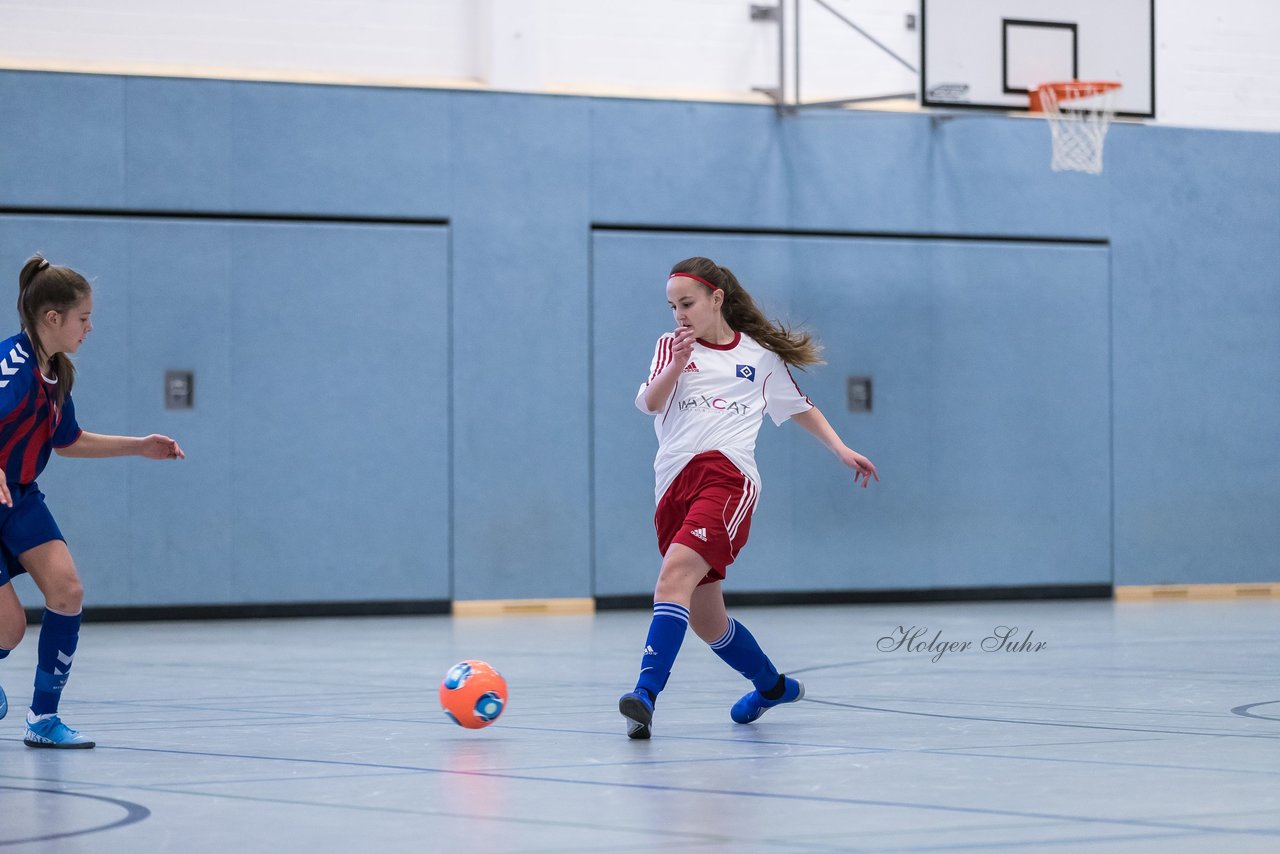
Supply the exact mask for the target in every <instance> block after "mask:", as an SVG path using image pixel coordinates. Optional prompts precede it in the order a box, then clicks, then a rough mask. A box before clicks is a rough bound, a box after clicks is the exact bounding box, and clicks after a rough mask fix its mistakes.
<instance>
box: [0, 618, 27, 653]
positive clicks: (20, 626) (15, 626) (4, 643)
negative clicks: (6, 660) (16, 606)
mask: <svg viewBox="0 0 1280 854" xmlns="http://www.w3.org/2000/svg"><path fill="white" fill-rule="evenodd" d="M26 633H27V615H26V614H25V613H23V614H22V619H20V620H6V621H5V623H4V625H2V626H0V649H8V650H13V649H17V648H18V644H20V643H22V638H23V637H24V636H25V635H26Z"/></svg>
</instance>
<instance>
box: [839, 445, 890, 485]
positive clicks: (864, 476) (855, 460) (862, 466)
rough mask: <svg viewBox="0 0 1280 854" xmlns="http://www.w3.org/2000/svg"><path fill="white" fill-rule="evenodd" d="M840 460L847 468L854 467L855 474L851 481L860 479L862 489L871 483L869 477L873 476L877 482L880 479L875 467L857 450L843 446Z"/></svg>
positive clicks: (855, 481)
mask: <svg viewBox="0 0 1280 854" xmlns="http://www.w3.org/2000/svg"><path fill="white" fill-rule="evenodd" d="M840 462H842V463H844V464H845V465H847V466H848V467H849V468H851V469H854V471H855V474H854V475H853V482H854V483H857V482H858V480H859V479H861V480H862V488H863V489H866V488H867V487H868V486H870V485H871V478H873V477H874V478H875V479H876V482H877V483H878V482H879V481H880V475H879V474H877V473H876V467H875V466H874V465H872V463H871V460H869V459H867V458H866V457H864V456H863V455H862V454H860V453H858V452H857V451H854V450H852V449H850V448H845V449H844V450H843V451H841V452H840Z"/></svg>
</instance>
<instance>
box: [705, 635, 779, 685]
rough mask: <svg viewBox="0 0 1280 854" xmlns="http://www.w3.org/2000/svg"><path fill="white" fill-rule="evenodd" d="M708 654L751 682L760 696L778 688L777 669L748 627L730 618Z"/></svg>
mask: <svg viewBox="0 0 1280 854" xmlns="http://www.w3.org/2000/svg"><path fill="white" fill-rule="evenodd" d="M711 651H712V652H714V653H715V654H716V655H718V656H720V658H721V659H723V660H724V663H725V664H727V665H729V666H730V667H732V668H733V669H734V670H736V671H738V672H739V673H741V674H742V675H743V676H745V677H747V679H749V680H751V684H752V685H754V686H756V690H757V691H759V692H760V693H761V694H764V693H765V692H769V693H773V692H774V691H775V690H776V689H777V686H778V682H779V679H780V677H779V675H778V668H776V667H774V666H773V662H772V661H770V660H769V656H767V655H765V654H764V650H762V649H761V648H760V644H759V643H757V642H756V639H755V637H754V636H753V635H752V634H751V632H749V631H747V627H746V626H744V625H742V623H739V622H738V621H737V620H735V619H733V618H732V617H730V618H729V628H727V629H725V631H724V634H722V635H721V636H720V639H719V640H716V641H713V642H712V643H711Z"/></svg>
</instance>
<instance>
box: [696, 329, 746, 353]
mask: <svg viewBox="0 0 1280 854" xmlns="http://www.w3.org/2000/svg"><path fill="white" fill-rule="evenodd" d="M741 340H742V333H741V332H739V331H738V330H736V329H735V330H734V331H733V340H732V341H730V342H729V343H728V344H712V343H711V342H710V341H703V340H702V339H701V338H699V339H698V343H699V344H701V345H702V346H703V347H706V348H707V349H708V350H732V349H733V348H734V347H737V346H738V342H739V341H741Z"/></svg>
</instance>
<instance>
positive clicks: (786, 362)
mask: <svg viewBox="0 0 1280 854" xmlns="http://www.w3.org/2000/svg"><path fill="white" fill-rule="evenodd" d="M667 302H668V303H669V304H670V306H671V310H672V312H673V313H674V315H675V320H676V330H675V331H674V332H669V333H667V334H666V335H663V336H662V337H661V338H659V339H658V345H657V348H656V351H655V353H654V357H653V364H652V366H651V367H650V370H649V378H648V380H647V381H646V382H645V383H644V384H642V385H641V386H640V390H639V392H638V393H637V394H636V406H638V407H639V408H640V409H641V410H642V411H643V412H646V413H648V414H650V415H652V416H654V429H655V430H656V431H657V433H658V455H657V458H656V459H655V461H654V471H655V473H656V474H657V490H656V491H657V499H658V510H657V513H656V514H655V515H654V526H655V527H656V528H657V533H658V548H659V550H660V551H661V553H662V556H663V557H662V569H661V570H660V571H659V573H658V584H657V588H656V589H655V590H654V595H653V621H652V622H651V623H650V625H649V635H648V638H647V640H646V642H645V648H644V657H643V658H642V659H641V663H640V678H639V680H638V681H637V682H636V688H635V690H634V691H632V692H630V693H628V694H624V695H623V696H622V698H621V699H620V700H619V701H618V710H619V711H620V712H621V713H622V715H623V717H625V718H626V719H627V735H628V736H629V737H630V738H648V737H649V735H650V724H651V722H652V720H653V705H654V702H655V701H656V700H657V698H658V694H659V692H661V691H662V689H663V688H664V687H665V686H666V684H667V679H668V677H669V676H670V675H671V667H672V665H673V664H674V663H675V659H676V654H677V653H678V652H679V651H680V645H681V643H683V641H684V634H685V630H686V629H687V628H688V627H689V626H690V625H692V626H693V631H694V633H695V634H697V635H698V637H700V638H702V639H703V640H704V641H706V642H707V643H708V644H710V645H711V649H712V650H714V651H715V653H716V654H717V655H718V656H720V657H721V658H722V659H724V661H725V662H726V663H727V664H728V665H729V666H730V667H732V668H733V669H735V670H737V671H738V672H739V673H741V674H742V675H743V676H745V677H746V678H747V679H749V680H750V681H751V683H752V685H753V686H754V690H752V691H751V692H749V693H747V694H746V695H745V696H743V697H742V699H740V700H738V702H737V703H735V704H734V706H733V708H732V710H731V711H730V713H729V714H730V716H731V717H732V718H733V720H734V721H736V722H738V723H742V724H746V723H751V722H752V721H754V720H756V719H757V718H759V717H760V716H761V715H762V714H764V713H765V711H766V710H768V709H770V708H772V707H773V706H777V705H780V704H782V703H794V702H795V701H796V700H799V699H800V698H801V697H803V696H804V686H803V685H801V684H800V683H799V682H797V681H796V680H794V679H790V678H788V677H786V676H784V675H782V674H780V673H778V670H777V668H775V667H774V666H773V662H771V661H770V660H769V657H768V656H766V655H765V654H764V652H763V650H761V649H760V645H759V644H758V643H757V642H756V639H755V638H754V637H752V635H751V633H750V632H749V631H747V629H746V627H745V626H743V625H742V624H741V623H739V622H738V621H737V620H734V619H731V618H730V617H729V615H728V613H727V611H726V610H725V605H724V594H723V591H722V590H721V589H720V582H721V581H722V580H723V579H724V577H725V569H726V568H727V567H728V566H729V564H731V563H733V560H734V558H735V557H737V554H738V552H739V551H740V550H741V549H742V546H743V545H744V544H745V543H746V541H747V534H748V532H749V531H750V528H751V513H752V510H753V509H754V507H755V501H756V497H757V496H758V495H759V492H760V476H759V474H758V472H757V471H756V464H755V444H756V434H757V433H758V432H759V431H760V424H761V421H762V419H763V417H764V414H765V413H766V412H767V413H768V414H769V417H770V418H772V419H773V422H774V423H775V424H779V425H780V424H782V422H784V421H786V420H787V419H788V418H791V419H793V420H794V421H796V423H798V424H799V425H800V426H801V427H803V428H804V429H805V430H807V431H808V432H810V433H812V434H813V435H814V436H815V437H816V438H817V439H818V441H819V442H821V443H822V444H824V445H826V446H827V448H829V449H830V450H831V452H832V453H833V454H835V455H836V457H838V458H839V460H840V462H842V463H844V464H845V465H846V466H848V467H849V468H851V469H853V470H854V482H855V483H856V482H857V481H858V480H861V481H862V485H863V487H866V486H867V484H868V483H870V481H871V478H875V479H876V480H879V479H880V477H879V475H877V474H876V467H875V466H874V465H872V464H871V461H870V460H868V459H867V458H866V457H864V456H862V455H861V454H859V453H858V452H856V451H854V450H851V449H850V448H848V447H847V446H846V445H845V444H844V442H842V441H841V440H840V437H839V436H838V435H836V432H835V430H833V429H832V427H831V425H830V424H828V423H827V419H826V418H824V417H823V416H822V413H821V412H819V411H818V408H817V407H816V406H814V405H813V403H811V402H810V400H809V399H808V398H807V397H805V396H804V395H803V394H801V392H800V389H799V387H798V386H796V384H795V381H794V380H793V379H792V377H791V372H790V370H788V366H790V365H795V366H797V367H804V366H806V365H813V364H818V363H819V362H820V361H821V360H820V359H819V357H818V346H817V344H816V343H815V342H814V341H813V339H812V338H811V337H810V336H809V335H807V334H803V333H796V332H792V331H791V330H789V329H787V328H786V327H783V326H779V325H776V324H774V323H771V322H770V321H769V320H768V318H766V317H765V316H764V314H763V313H762V312H761V311H760V309H758V308H757V307H756V305H755V302H754V301H753V300H752V299H751V295H750V294H749V293H747V291H746V290H745V289H744V288H743V287H742V285H741V284H739V283H738V280H737V279H736V278H735V277H734V275H733V273H731V272H730V271H729V269H728V268H727V267H720V266H718V265H716V263H715V262H713V261H711V260H709V259H707V258H688V259H686V260H684V261H681V262H679V263H678V264H676V265H675V266H674V267H672V269H671V275H670V277H669V278H668V279H667Z"/></svg>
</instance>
